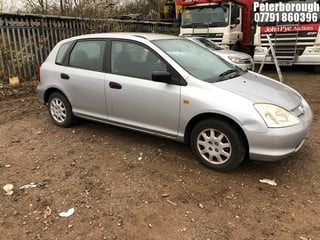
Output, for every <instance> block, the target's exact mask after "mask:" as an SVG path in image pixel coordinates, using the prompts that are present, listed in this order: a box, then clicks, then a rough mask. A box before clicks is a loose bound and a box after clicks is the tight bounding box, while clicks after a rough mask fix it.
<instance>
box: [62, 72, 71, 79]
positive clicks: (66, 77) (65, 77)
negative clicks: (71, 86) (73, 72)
mask: <svg viewBox="0 0 320 240" xmlns="http://www.w3.org/2000/svg"><path fill="white" fill-rule="evenodd" d="M60 76H61V78H62V79H70V77H69V75H68V74H65V73H61V75H60Z"/></svg>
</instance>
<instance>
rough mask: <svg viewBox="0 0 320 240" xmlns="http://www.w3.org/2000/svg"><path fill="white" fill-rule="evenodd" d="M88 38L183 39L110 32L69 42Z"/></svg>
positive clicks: (77, 37) (83, 36)
mask: <svg viewBox="0 0 320 240" xmlns="http://www.w3.org/2000/svg"><path fill="white" fill-rule="evenodd" d="M87 38H121V39H137V38H143V39H146V40H149V41H152V40H160V39H180V38H181V37H178V36H173V35H168V34H160V33H142V32H110V33H94V34H86V35H80V36H76V37H73V38H69V40H70V39H72V40H79V39H87Z"/></svg>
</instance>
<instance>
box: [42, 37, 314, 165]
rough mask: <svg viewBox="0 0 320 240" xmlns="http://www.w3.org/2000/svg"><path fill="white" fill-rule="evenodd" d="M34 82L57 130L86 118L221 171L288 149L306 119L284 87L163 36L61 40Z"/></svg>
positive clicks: (297, 142) (303, 107)
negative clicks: (183, 148)
mask: <svg viewBox="0 0 320 240" xmlns="http://www.w3.org/2000/svg"><path fill="white" fill-rule="evenodd" d="M39 78H40V79H39V84H38V86H37V94H38V98H39V100H40V101H41V102H42V103H44V104H47V106H48V108H49V113H50V116H51V118H52V120H53V122H54V123H55V124H56V125H58V126H61V127H69V126H70V125H71V124H72V123H73V120H74V119H75V118H85V119H89V120H94V121H98V122H103V123H108V124H113V125H116V126H121V127H125V128H129V129H134V130H138V131H142V132H145V133H151V134H155V135H158V136H163V137H167V138H171V139H175V140H177V141H181V142H185V143H186V144H188V145H190V147H191V149H192V152H193V153H194V155H195V156H196V158H197V159H198V160H199V161H200V162H201V163H202V164H204V165H205V166H207V167H209V168H212V169H214V170H220V171H228V170H231V169H234V168H236V167H237V166H239V164H241V162H242V161H243V160H244V159H245V158H247V157H249V158H251V159H256V160H267V161H272V160H277V159H281V158H284V157H286V156H288V155H290V154H293V153H295V152H296V151H298V150H299V148H300V147H301V146H302V144H303V142H304V139H305V137H306V135H307V132H308V129H309V127H310V125H311V122H312V112H311V109H310V107H309V105H308V104H307V102H306V101H305V100H304V99H303V97H302V96H301V95H300V94H299V93H298V92H296V91H295V90H293V89H292V88H290V87H288V86H286V85H284V84H282V83H279V82H277V81H275V80H272V79H270V78H267V77H265V76H262V75H259V74H256V73H253V72H248V71H243V70H241V69H239V68H237V67H234V66H233V65H232V64H229V63H227V62H226V61H223V60H221V59H220V58H219V57H217V56H216V55H215V54H213V53H212V52H211V51H209V50H207V49H206V48H203V47H201V46H199V45H197V44H196V43H193V42H192V41H189V40H187V39H184V38H180V37H175V36H169V35H161V34H148V33H105V34H91V35H83V36H78V37H73V38H69V39H66V40H63V41H61V42H59V43H58V44H57V45H56V46H55V47H54V48H53V50H52V51H51V53H50V54H49V56H48V57H47V59H46V60H45V62H44V63H43V64H42V65H41V68H40V76H39Z"/></svg>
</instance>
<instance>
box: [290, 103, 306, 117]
mask: <svg viewBox="0 0 320 240" xmlns="http://www.w3.org/2000/svg"><path fill="white" fill-rule="evenodd" d="M291 112H292V114H293V115H294V116H296V117H301V116H303V115H304V113H305V110H304V107H303V105H302V104H300V105H299V106H298V107H296V108H295V109H293V110H292V111H291Z"/></svg>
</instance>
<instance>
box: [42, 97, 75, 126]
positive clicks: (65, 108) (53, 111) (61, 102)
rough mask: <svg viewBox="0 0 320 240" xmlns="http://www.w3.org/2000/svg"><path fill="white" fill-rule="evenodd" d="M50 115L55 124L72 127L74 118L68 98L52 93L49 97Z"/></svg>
mask: <svg viewBox="0 0 320 240" xmlns="http://www.w3.org/2000/svg"><path fill="white" fill-rule="evenodd" d="M48 104H49V114H50V116H51V118H52V120H53V122H54V123H55V124H56V125H58V126H60V127H70V125H71V124H72V122H73V120H74V117H73V114H72V108H71V105H70V103H69V101H68V100H67V99H66V97H65V96H64V95H63V94H61V93H59V92H55V93H52V94H51V95H50V97H49V101H48Z"/></svg>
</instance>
